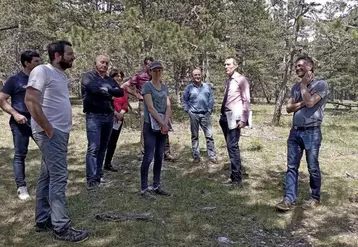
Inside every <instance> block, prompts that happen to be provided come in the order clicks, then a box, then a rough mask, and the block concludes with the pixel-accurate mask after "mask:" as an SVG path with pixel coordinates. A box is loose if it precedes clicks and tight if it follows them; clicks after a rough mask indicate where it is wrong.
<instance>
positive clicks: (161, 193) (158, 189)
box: [153, 187, 172, 196]
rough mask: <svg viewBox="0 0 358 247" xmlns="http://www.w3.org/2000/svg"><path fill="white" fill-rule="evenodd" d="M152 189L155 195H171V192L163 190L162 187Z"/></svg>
mask: <svg viewBox="0 0 358 247" xmlns="http://www.w3.org/2000/svg"><path fill="white" fill-rule="evenodd" d="M153 191H154V193H155V194H156V195H160V196H171V195H172V194H170V193H169V192H168V191H165V190H163V189H162V188H160V187H159V188H156V189H154V190H153Z"/></svg>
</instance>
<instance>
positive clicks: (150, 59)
mask: <svg viewBox="0 0 358 247" xmlns="http://www.w3.org/2000/svg"><path fill="white" fill-rule="evenodd" d="M148 61H151V62H153V61H154V58H152V57H145V58H144V60H143V63H144V65H147V64H148Z"/></svg>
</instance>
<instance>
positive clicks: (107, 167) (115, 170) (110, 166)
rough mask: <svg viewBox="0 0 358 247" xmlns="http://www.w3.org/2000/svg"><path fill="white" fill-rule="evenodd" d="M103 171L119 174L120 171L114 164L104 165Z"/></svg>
mask: <svg viewBox="0 0 358 247" xmlns="http://www.w3.org/2000/svg"><path fill="white" fill-rule="evenodd" d="M103 169H105V170H107V171H110V172H118V169H116V168H114V167H113V166H112V164H109V165H104V167H103Z"/></svg>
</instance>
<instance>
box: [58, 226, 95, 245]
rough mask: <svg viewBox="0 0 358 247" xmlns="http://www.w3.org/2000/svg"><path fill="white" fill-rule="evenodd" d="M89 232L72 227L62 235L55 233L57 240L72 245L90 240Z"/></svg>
mask: <svg viewBox="0 0 358 247" xmlns="http://www.w3.org/2000/svg"><path fill="white" fill-rule="evenodd" d="M88 236H89V234H88V231H86V230H76V229H74V228H72V227H70V228H68V229H67V230H66V231H64V232H62V233H56V232H55V239H57V240H61V241H67V242H72V243H80V242H83V241H85V240H87V239H88Z"/></svg>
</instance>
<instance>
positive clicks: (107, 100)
mask: <svg viewBox="0 0 358 247" xmlns="http://www.w3.org/2000/svg"><path fill="white" fill-rule="evenodd" d="M108 64H109V58H108V56H105V55H99V56H97V57H96V59H95V64H94V65H95V68H94V70H92V71H89V72H87V73H85V74H84V75H83V78H82V99H83V112H84V113H86V129H87V140H88V147H87V154H86V178H87V189H88V190H91V189H95V188H96V187H97V186H98V185H99V184H100V183H104V182H105V180H104V179H103V178H102V176H103V172H102V166H103V160H104V156H105V153H106V149H107V145H108V141H109V138H110V135H111V131H112V128H113V120H114V117H115V114H114V107H113V101H112V97H122V96H123V91H122V89H121V88H119V86H118V84H117V83H116V82H115V80H114V79H113V78H111V77H109V76H107V71H108Z"/></svg>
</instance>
